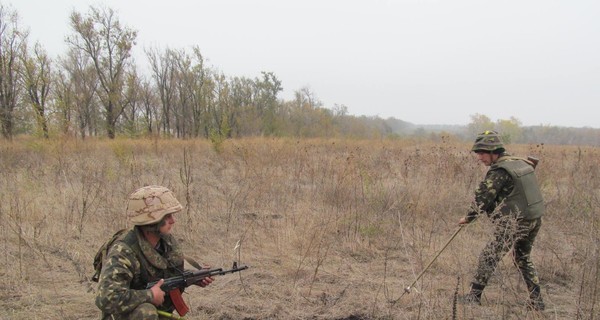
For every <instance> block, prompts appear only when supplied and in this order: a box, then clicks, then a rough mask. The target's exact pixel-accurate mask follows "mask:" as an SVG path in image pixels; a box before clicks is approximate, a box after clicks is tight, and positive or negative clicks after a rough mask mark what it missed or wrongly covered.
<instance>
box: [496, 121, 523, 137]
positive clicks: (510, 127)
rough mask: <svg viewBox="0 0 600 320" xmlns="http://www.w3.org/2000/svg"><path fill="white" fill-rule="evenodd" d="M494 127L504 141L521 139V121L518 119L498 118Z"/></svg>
mask: <svg viewBox="0 0 600 320" xmlns="http://www.w3.org/2000/svg"><path fill="white" fill-rule="evenodd" d="M496 128H497V129H498V132H499V133H500V135H501V136H502V140H503V141H504V142H505V143H511V142H513V143H514V142H519V141H521V137H522V135H523V129H522V128H521V121H519V119H517V118H515V117H511V118H510V119H508V120H498V121H497V123H496Z"/></svg>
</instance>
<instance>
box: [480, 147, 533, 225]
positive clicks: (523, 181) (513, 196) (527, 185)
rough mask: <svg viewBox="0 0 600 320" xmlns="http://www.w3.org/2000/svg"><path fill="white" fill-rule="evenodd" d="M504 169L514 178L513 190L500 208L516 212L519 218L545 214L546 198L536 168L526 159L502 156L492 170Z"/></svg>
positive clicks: (504, 210) (531, 218) (504, 211)
mask: <svg viewBox="0 0 600 320" xmlns="http://www.w3.org/2000/svg"><path fill="white" fill-rule="evenodd" d="M498 169H504V170H506V172H508V173H509V174H510V176H511V177H512V179H513V184H514V187H513V190H512V192H511V193H510V194H509V195H508V196H507V197H506V199H504V205H503V206H502V207H501V208H500V212H502V213H503V214H516V215H517V218H518V219H524V220H535V219H538V218H540V217H541V216H542V215H543V214H544V200H543V198H542V193H541V191H540V187H539V185H538V182H537V178H536V177H535V173H534V169H533V167H532V166H531V164H529V163H528V162H526V161H525V160H524V159H520V158H515V157H501V158H500V159H498V162H496V163H494V164H493V165H492V166H491V167H490V170H498Z"/></svg>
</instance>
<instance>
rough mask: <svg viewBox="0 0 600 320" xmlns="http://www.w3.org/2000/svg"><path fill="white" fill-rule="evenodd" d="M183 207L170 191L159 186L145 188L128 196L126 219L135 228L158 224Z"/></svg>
mask: <svg viewBox="0 0 600 320" xmlns="http://www.w3.org/2000/svg"><path fill="white" fill-rule="evenodd" d="M182 209H183V207H182V206H181V204H180V203H179V201H177V199H176V198H175V195H174V194H173V192H171V190H169V189H167V188H165V187H161V186H146V187H143V188H140V189H137V190H135V191H134V192H133V193H132V194H131V195H129V201H128V203H127V218H128V219H129V221H131V222H132V223H133V224H134V225H136V226H144V225H149V224H154V223H158V222H159V221H160V220H162V218H163V217H164V216H166V215H168V214H170V213H175V212H178V211H181V210H182Z"/></svg>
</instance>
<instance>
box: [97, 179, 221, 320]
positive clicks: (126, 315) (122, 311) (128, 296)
mask: <svg viewBox="0 0 600 320" xmlns="http://www.w3.org/2000/svg"><path fill="white" fill-rule="evenodd" d="M182 208H183V207H182V206H181V204H180V203H179V201H177V199H176V198H175V196H174V195H173V193H172V192H171V191H170V190H169V189H167V188H165V187H161V186H147V187H143V188H140V189H138V190H136V191H134V192H133V193H132V194H131V195H130V196H129V203H128V205H127V217H128V219H129V220H130V222H132V223H133V225H134V227H133V229H131V230H129V231H126V232H125V233H124V234H123V235H122V236H120V237H119V238H118V240H117V241H115V243H114V245H112V246H111V248H110V250H109V251H108V255H107V257H106V259H105V261H104V263H103V266H102V271H101V273H100V279H99V285H98V294H97V296H96V306H98V308H100V310H102V319H112V320H118V319H136V320H137V319H159V316H158V312H157V311H158V310H162V311H166V312H172V311H173V310H174V305H173V301H172V300H171V297H169V295H168V294H165V292H163V291H162V290H161V288H160V286H161V284H162V283H163V281H164V280H163V279H165V278H168V277H173V276H178V275H181V273H182V272H183V266H184V262H183V261H184V257H183V253H182V252H181V249H180V247H179V245H178V243H177V241H176V240H175V237H173V236H172V235H171V230H172V228H173V225H174V224H175V216H174V214H175V213H177V212H179V211H181V210H182ZM152 281H158V283H157V284H156V285H154V286H153V287H152V288H150V289H146V285H147V284H148V283H150V282H152ZM211 282H212V278H204V279H203V280H201V281H200V282H199V283H197V284H198V285H199V286H202V287H204V286H206V285H208V284H210V283H211Z"/></svg>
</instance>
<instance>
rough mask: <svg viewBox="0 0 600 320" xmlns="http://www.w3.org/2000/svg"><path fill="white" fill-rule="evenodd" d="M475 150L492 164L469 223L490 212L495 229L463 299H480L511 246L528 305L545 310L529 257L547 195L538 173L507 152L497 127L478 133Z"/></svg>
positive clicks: (477, 194)
mask: <svg viewBox="0 0 600 320" xmlns="http://www.w3.org/2000/svg"><path fill="white" fill-rule="evenodd" d="M471 151H473V152H476V153H478V154H482V157H483V154H489V156H487V157H485V158H486V159H490V160H492V162H493V163H491V164H488V165H490V169H489V170H488V172H487V174H486V177H485V179H484V180H483V181H482V182H481V183H480V185H479V186H478V188H477V189H476V191H475V202H474V206H473V208H471V210H470V211H469V212H468V213H467V215H466V217H465V221H466V223H470V222H472V221H473V220H475V218H476V217H477V216H478V215H479V214H480V213H486V214H487V216H488V217H489V218H490V219H491V220H492V221H493V223H494V225H495V230H494V237H493V239H492V240H491V241H490V242H489V243H488V244H487V245H486V247H485V248H484V249H483V251H482V252H481V254H480V256H479V262H478V267H477V271H476V272H475V275H474V277H473V278H474V279H473V282H472V283H471V291H470V293H469V294H467V295H466V296H463V297H462V301H463V302H470V303H477V304H480V303H481V294H482V293H483V290H484V288H485V286H486V285H487V284H488V282H489V280H490V277H491V276H492V274H493V273H494V270H496V267H497V265H498V263H499V262H500V260H501V259H502V258H503V257H504V255H505V254H506V253H507V252H508V251H509V250H510V249H511V248H513V258H514V263H515V265H516V266H517V267H518V268H519V271H520V273H521V275H522V276H523V279H524V280H525V283H526V284H527V288H528V291H529V297H530V303H529V305H530V306H531V307H533V308H534V309H536V310H544V308H545V306H544V302H543V299H542V297H541V290H540V281H539V278H538V275H537V272H536V269H535V266H534V264H533V262H532V261H531V250H532V248H533V243H534V241H535V238H536V236H537V234H538V232H539V230H540V228H541V226H542V216H543V214H544V204H543V198H542V194H541V192H540V188H539V185H538V182H537V179H536V177H535V174H534V169H535V163H533V162H531V161H529V160H525V159H522V158H517V157H512V156H510V155H509V154H508V153H506V150H505V149H504V144H503V143H502V140H501V139H500V135H499V134H498V133H497V132H495V131H486V132H483V133H481V134H479V135H478V136H477V138H476V140H475V143H474V145H473V147H472V149H471ZM496 157H497V158H496ZM494 159H495V161H494ZM486 161H487V160H486Z"/></svg>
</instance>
